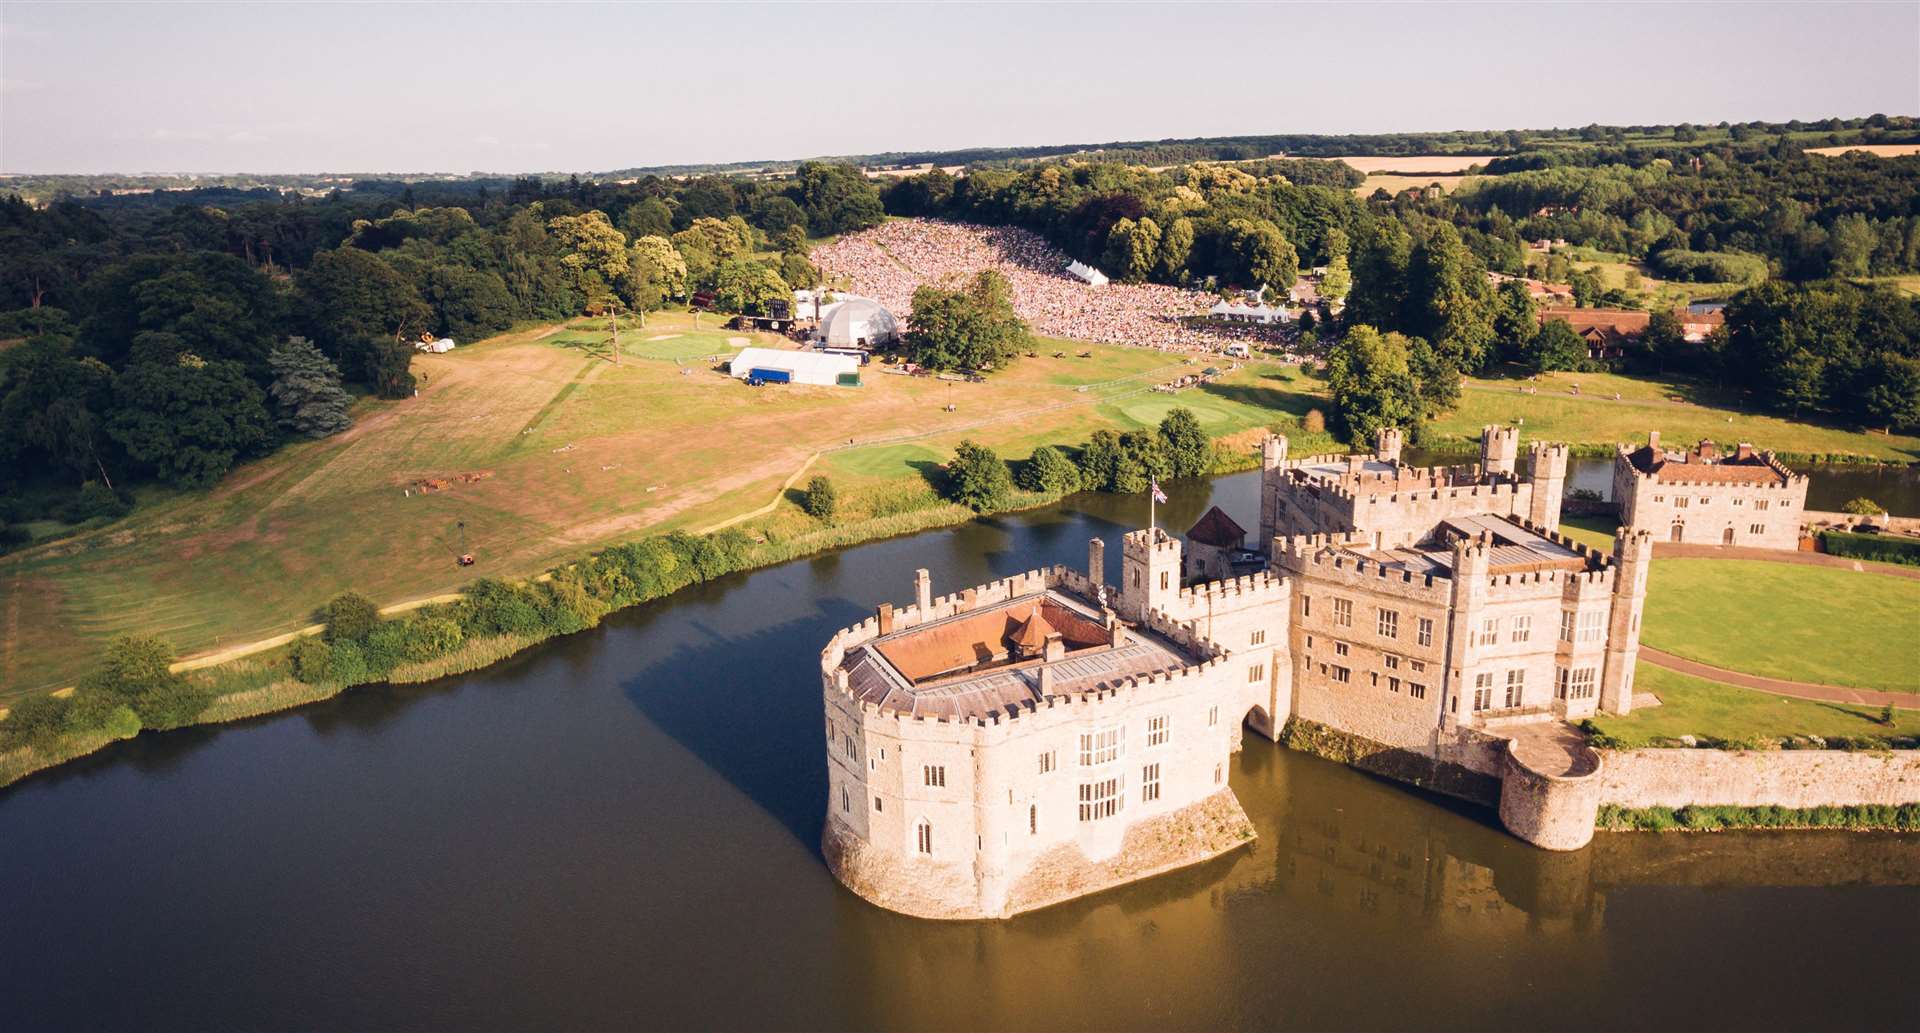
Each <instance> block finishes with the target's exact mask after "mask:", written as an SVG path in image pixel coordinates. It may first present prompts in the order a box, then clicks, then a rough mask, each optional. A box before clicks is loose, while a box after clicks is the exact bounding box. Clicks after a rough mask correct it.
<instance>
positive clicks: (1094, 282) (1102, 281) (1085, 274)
mask: <svg viewBox="0 0 1920 1033" xmlns="http://www.w3.org/2000/svg"><path fill="white" fill-rule="evenodd" d="M1067 275H1068V276H1071V277H1073V278H1074V279H1076V280H1079V281H1080V282H1082V283H1084V284H1087V285H1088V286H1090V287H1105V286H1106V285H1107V274H1106V273H1103V272H1101V271H1100V270H1098V269H1095V268H1094V267H1093V266H1090V265H1088V264H1087V263H1085V262H1069V263H1067Z"/></svg>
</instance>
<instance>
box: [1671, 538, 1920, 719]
mask: <svg viewBox="0 0 1920 1033" xmlns="http://www.w3.org/2000/svg"><path fill="white" fill-rule="evenodd" d="M1645 614H1646V615H1645V620H1644V623H1643V625H1642V628H1641V632H1640V640H1641V641H1642V642H1644V643H1646V644H1647V645H1650V646H1652V647H1654V648H1655V649H1660V650H1663V651H1665V652H1669V653H1673V654H1675V655H1677V656H1684V657H1686V658H1687V659H1689V660H1697V661H1699V662H1700V663H1703V664H1712V665H1713V666H1715V667H1721V668H1725V669H1727V670H1732V671H1743V672H1746V673H1748V674H1758V675H1763V676H1765V677H1770V678H1783V679H1787V680H1789V681H1804V682H1816V683H1820V684H1826V685H1848V686H1852V687H1855V688H1862V689H1878V690H1881V691H1891V692H1920V662H1916V661H1920V655H1916V654H1917V653H1920V581H1915V580H1913V579H1911V578H1899V577H1888V576H1886V575H1883V574H1877V573H1870V572H1864V571H1853V570H1845V569H1840V568H1835V567H1810V566H1800V565H1796V564H1787V563H1768V562H1764V561H1760V560H1721V559H1663V560H1660V561H1658V562H1656V563H1654V564H1653V567H1652V571H1651V573H1650V574H1649V578H1648V584H1647V603H1646V611H1645ZM1916 702H1920V700H1916Z"/></svg>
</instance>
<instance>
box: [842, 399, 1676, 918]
mask: <svg viewBox="0 0 1920 1033" xmlns="http://www.w3.org/2000/svg"><path fill="white" fill-rule="evenodd" d="M1518 446H1519V441H1518V435H1517V434H1516V433H1515V431H1513V430H1512V429H1510V428H1501V427H1489V428H1486V429H1485V431H1483V433H1482V437H1481V458H1480V462H1479V463H1477V464H1470V465H1465V466H1457V467H1435V468H1416V467H1411V466H1407V465H1405V464H1404V463H1402V462H1401V461H1400V435H1399V433H1398V432H1397V431H1393V430H1388V431H1383V432H1382V433H1381V434H1380V435H1379V437H1378V439H1377V441H1376V448H1375V450H1374V454H1373V455H1372V457H1371V458H1367V457H1359V456H1315V457H1308V458H1305V459H1289V458H1288V457H1287V442H1286V439H1285V438H1279V437H1275V438H1270V439H1269V440H1268V441H1267V442H1266V443H1265V444H1264V445H1263V452H1262V459H1263V463H1262V467H1263V469H1262V478H1261V515H1260V544H1259V546H1258V547H1257V548H1253V549H1248V548H1246V547H1244V546H1243V545H1242V544H1241V543H1240V542H1239V541H1238V540H1237V539H1236V532H1238V533H1240V534H1244V532H1241V531H1240V529H1239V528H1238V527H1237V525H1234V524H1233V522H1232V521H1231V520H1228V519H1227V518H1226V517H1225V514H1221V513H1218V512H1217V511H1215V512H1212V513H1209V514H1208V515H1207V517H1205V518H1203V519H1202V521H1201V523H1200V524H1198V525H1196V527H1195V531H1196V532H1198V533H1196V534H1195V535H1194V540H1195V543H1196V544H1195V552H1196V555H1197V557H1198V558H1197V560H1196V561H1195V562H1193V563H1191V564H1189V563H1187V562H1185V560H1186V559H1187V558H1186V557H1183V549H1182V544H1181V542H1180V541H1179V540H1178V539H1176V538H1174V537H1172V536H1171V535H1168V534H1167V533H1166V532H1165V531H1162V530H1160V529H1158V528H1149V529H1146V530H1140V531H1134V532H1131V533H1129V534H1127V535H1126V536H1125V538H1124V539H1123V545H1122V556H1121V564H1120V581H1119V583H1118V584H1111V585H1110V584H1107V583H1106V582H1105V580H1104V572H1105V566H1106V564H1105V546H1104V543H1103V542H1102V541H1101V540H1099V539H1095V540H1094V541H1093V542H1092V543H1091V544H1090V546H1089V554H1088V564H1087V568H1088V569H1087V572H1086V573H1084V574H1082V573H1080V572H1078V571H1074V570H1070V569H1067V568H1065V567H1053V568H1049V569H1044V570H1035V571H1029V572H1026V573H1023V574H1019V575H1016V576H1014V577H1010V578H1006V579H1004V580H1001V581H995V582H992V583H990V584H986V585H980V586H977V587H973V588H968V589H965V590H964V591H961V592H959V593H957V594H953V595H945V596H939V597H935V596H934V595H933V592H932V586H931V584H930V581H929V578H928V576H927V572H926V571H924V570H922V571H920V572H919V574H918V578H917V582H916V586H915V588H916V591H915V599H914V602H913V603H912V604H910V605H907V606H903V607H899V608H896V607H894V606H892V605H891V604H882V605H881V606H880V607H879V608H878V611H877V612H876V614H875V615H874V616H873V617H872V618H869V619H868V620H866V621H864V622H862V623H861V624H859V625H856V626H854V627H851V628H847V629H845V630H843V631H841V632H840V633H839V634H837V635H835V636H834V638H833V639H832V641H831V642H829V643H828V644H827V647H826V648H825V649H824V650H823V651H822V654H821V675H822V682H823V688H824V695H825V701H826V727H825V738H826V746H827V752H828V757H829V763H828V811H827V820H826V826H825V829H824V831H823V835H822V850H823V853H824V855H825V857H826V859H827V862H828V865H829V866H830V867H831V868H832V870H833V871H834V874H835V875H836V876H837V877H838V878H839V879H840V880H841V881H842V882H843V883H845V884H846V885H847V886H849V887H850V888H852V889H853V890H854V891H855V892H857V893H859V894H860V895H862V896H864V897H866V898H867V899H869V900H871V901H873V902H874V903H877V904H879V905H881V906H883V907H887V908H890V909H893V910H896V911H901V912H904V913H907V914H912V915H920V916H926V917H941V918H982V917H1001V916H1006V915H1011V914H1015V913H1018V912H1021V911H1026V910H1030V909H1033V908H1037V907H1043V906H1046V905H1048V904H1051V903H1055V902H1058V901H1061V900H1065V899H1069V898H1071V897H1075V896H1080V895H1083V894H1085V893H1090V892H1094V891H1097V890H1099V889H1103V888H1106V887H1108V886H1112V885H1117V884H1120V883H1123V882H1127V881H1130V880H1133V879H1138V878H1144V877H1146V876H1149V875H1153V874H1156V873H1158V872H1162V871H1167V870H1170V869H1173V868H1177V867H1181V866H1184V865H1188V864H1193V863H1196V862H1198V861H1201V860H1205V859H1206V858H1209V857H1213V856H1216V855H1218V854H1220V853H1224V852H1226V851H1228V850H1231V849H1233V848H1234V847H1236V846H1239V845H1240V844H1242V843H1244V842H1245V841H1246V840H1248V839H1250V838H1251V836H1252V827H1251V824H1250V823H1249V822H1248V821H1247V819H1246V815H1245V814H1244V812H1243V811H1242V810H1241V809H1240V804H1239V802H1238V800H1236V799H1235V797H1234V795H1233V791H1232V789H1231V788H1230V787H1229V786H1228V784H1227V778H1226V772H1227V764H1228V761H1229V758H1230V756H1231V754H1232V753H1233V752H1234V751H1236V750H1238V749H1239V748H1240V745H1241V742H1240V740H1241V729H1242V727H1243V725H1244V726H1245V727H1250V728H1252V729H1253V730H1254V731H1255V732H1257V733H1259V734H1260V735H1263V736H1266V737H1268V738H1270V739H1277V738H1279V737H1280V736H1281V734H1282V732H1283V731H1284V732H1286V733H1287V734H1288V735H1289V736H1291V737H1292V738H1293V739H1294V740H1298V741H1301V742H1303V743H1307V744H1309V745H1311V746H1313V747H1315V748H1319V749H1320V750H1321V751H1322V752H1330V753H1334V754H1337V755H1339V756H1341V757H1343V758H1344V759H1347V760H1349V761H1351V762H1354V763H1357V764H1359V765H1360V766H1362V767H1366V768H1369V769H1370V770H1375V771H1378V772H1380V773H1382V774H1386V775H1389V776H1391V777H1396V778H1400V779H1403V780H1407V781H1411V782H1415V783H1417V784H1420V785H1423V786H1426V787H1428V788H1431V789H1434V790H1436V791H1440V792H1446V793H1451V794H1454V795H1458V796H1462V797H1466V798H1469V799H1474V800H1478V801H1480V802H1483V803H1488V804H1494V805H1497V806H1498V807H1499V812H1500V816H1501V820H1502V822H1503V824H1505V825H1506V826H1507V827H1508V828H1509V829H1510V830H1511V831H1513V832H1514V833H1515V834H1516V835H1517V836H1519V837H1520V838H1522V839H1524V840H1526V841H1528V842H1531V843H1534V844H1536V845H1539V846H1543V847H1548V848H1551V849H1575V848H1578V847H1580V846H1582V845H1584V844H1585V843H1586V842H1587V841H1588V840H1589V839H1590V838H1591V837H1592V835H1593V824H1594V812H1595V809H1596V808H1597V806H1598V802H1597V797H1596V795H1595V790H1594V789H1593V788H1592V787H1593V785H1594V780H1593V778H1592V776H1593V774H1594V772H1595V767H1596V766H1597V764H1598V758H1597V756H1596V755H1595V754H1594V753H1593V751H1591V750H1588V749H1586V748H1585V746H1584V745H1583V744H1582V742H1581V740H1580V738H1579V736H1578V734H1577V733H1576V732H1573V730H1572V729H1571V728H1570V727H1569V726H1568V724H1567V722H1568V721H1570V720H1577V719H1579V718H1581V717H1585V716H1589V715H1591V714H1593V713H1595V712H1596V710H1605V711H1607V712H1611V713H1626V712H1627V711H1628V710H1630V709H1631V708H1632V706H1633V683H1632V672H1633V665H1634V659H1635V655H1636V653H1637V650H1638V643H1639V628H1640V613H1641V608H1642V604H1643V602H1644V600H1645V596H1646V582H1647V573H1646V572H1647V564H1648V561H1649V558H1650V553H1651V548H1652V544H1651V538H1650V537H1649V536H1648V535H1647V534H1645V533H1632V532H1628V531H1626V530H1624V529H1623V530H1622V532H1621V533H1620V534H1619V535H1618V536H1617V537H1616V539H1615V542H1614V546H1613V549H1612V551H1611V553H1609V554H1603V553H1601V552H1599V551H1595V550H1590V549H1588V548H1587V547H1586V546H1584V545H1580V544H1577V543H1574V542H1572V541H1569V540H1568V539H1566V538H1563V537H1561V536H1560V535H1558V534H1557V533H1555V531H1554V530H1553V528H1554V527H1555V526H1556V525H1557V523H1558V520H1559V510H1560V497H1561V491H1562V487H1563V484H1564V481H1565V477H1566V469H1567V449H1566V447H1565V446H1564V445H1545V444H1538V443H1536V444H1534V445H1532V446H1531V447H1530V448H1529V449H1528V465H1527V470H1526V476H1525V477H1522V476H1520V474H1519V472H1518V470H1517V469H1516V467H1517V460H1518V452H1519V448H1518ZM1187 581H1192V582H1193V583H1190V584H1187V583H1183V582H1187Z"/></svg>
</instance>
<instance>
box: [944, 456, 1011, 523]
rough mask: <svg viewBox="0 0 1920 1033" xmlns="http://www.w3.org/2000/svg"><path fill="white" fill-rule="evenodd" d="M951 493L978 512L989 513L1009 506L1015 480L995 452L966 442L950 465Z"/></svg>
mask: <svg viewBox="0 0 1920 1033" xmlns="http://www.w3.org/2000/svg"><path fill="white" fill-rule="evenodd" d="M947 493H948V496H949V497H950V498H952V499H953V501H955V502H958V503H960V504H961V505H963V506H966V507H967V508H968V509H971V510H973V511H974V512H976V513H989V512H992V511H994V510H996V509H1000V508H1002V507H1004V506H1005V505H1006V504H1007V501H1008V499H1009V498H1010V497H1011V496H1012V494H1013V477H1012V475H1011V474H1009V473H1008V472H1007V464H1006V463H1004V462H1001V461H1000V457H999V456H998V455H996V454H995V453H994V451H993V450H992V449H990V448H985V447H982V446H980V445H976V444H974V443H973V442H972V441H970V440H969V441H962V442H960V445H959V447H957V448H955V449H954V451H953V461H952V462H950V463H948V464H947Z"/></svg>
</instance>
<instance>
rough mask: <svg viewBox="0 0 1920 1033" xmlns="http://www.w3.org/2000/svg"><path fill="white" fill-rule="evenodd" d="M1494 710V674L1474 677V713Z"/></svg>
mask: <svg viewBox="0 0 1920 1033" xmlns="http://www.w3.org/2000/svg"><path fill="white" fill-rule="evenodd" d="M1492 709H1493V672H1491V671H1488V672H1486V673H1484V674H1476V675H1474V676H1473V711H1474V713H1476V714H1477V713H1479V712H1480V711H1482V710H1492Z"/></svg>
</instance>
